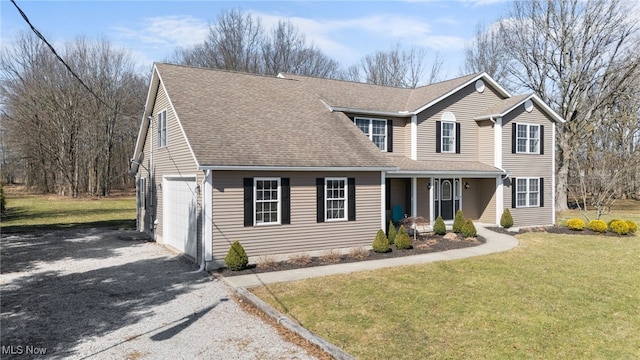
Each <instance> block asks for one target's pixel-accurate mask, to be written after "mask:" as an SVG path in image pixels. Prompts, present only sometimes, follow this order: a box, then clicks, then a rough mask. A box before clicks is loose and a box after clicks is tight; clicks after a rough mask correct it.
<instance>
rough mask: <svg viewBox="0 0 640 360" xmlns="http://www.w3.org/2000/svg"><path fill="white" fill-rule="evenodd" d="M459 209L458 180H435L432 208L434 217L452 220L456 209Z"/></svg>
mask: <svg viewBox="0 0 640 360" xmlns="http://www.w3.org/2000/svg"><path fill="white" fill-rule="evenodd" d="M458 209H460V180H459V179H437V180H435V192H434V210H435V214H436V217H438V216H442V219H443V220H445V221H446V220H453V218H454V216H455V213H456V211H457V210H458Z"/></svg>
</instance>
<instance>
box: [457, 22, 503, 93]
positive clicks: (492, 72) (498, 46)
mask: <svg viewBox="0 0 640 360" xmlns="http://www.w3.org/2000/svg"><path fill="white" fill-rule="evenodd" d="M503 46H504V44H503V42H502V39H501V38H500V33H499V29H498V28H497V27H496V26H493V27H486V26H485V25H483V24H481V23H479V24H477V25H476V35H475V37H474V39H473V41H472V43H471V44H470V45H469V46H467V47H466V48H465V50H464V54H465V60H464V67H463V68H462V72H463V73H465V74H474V73H480V72H486V73H487V74H489V76H491V77H492V78H493V79H494V80H496V81H497V82H498V83H500V84H507V82H508V81H507V80H508V73H507V66H508V58H507V56H506V54H505V50H504V49H503Z"/></svg>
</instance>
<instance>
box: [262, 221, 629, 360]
mask: <svg viewBox="0 0 640 360" xmlns="http://www.w3.org/2000/svg"><path fill="white" fill-rule="evenodd" d="M519 240H520V246H519V247H517V248H516V249H514V250H512V251H509V252H506V253H500V254H494V255H489V256H483V257H478V258H470V259H465V260H458V261H449V262H438V263H433V264H426V265H421V266H411V267H402V268H394V269H391V270H381V271H372V272H365V273H356V274H348V275H342V276H333V277H325V278H317V279H311V280H306V281H301V282H295V283H283V284H275V285H269V287H268V289H267V288H264V287H263V288H257V289H255V290H254V292H255V293H256V294H257V295H258V296H260V297H261V298H262V299H263V300H265V301H267V302H269V303H270V304H271V305H272V306H274V307H276V308H278V309H279V310H280V311H283V312H285V313H287V314H288V315H289V316H291V317H292V318H295V319H297V320H298V321H299V322H300V323H301V324H302V325H304V326H305V327H307V328H308V329H310V330H311V331H313V332H315V333H317V334H318V335H320V336H322V337H324V338H326V339H327V340H329V341H331V342H333V343H334V344H336V345H338V346H339V347H341V348H343V349H344V350H346V351H347V352H349V353H351V354H353V355H355V356H356V357H357V358H361V359H392V358H393V359H401V358H404V359H418V358H433V359H562V358H571V359H637V358H640V271H639V269H640V237H639V236H633V237H611V236H580V235H559V234H547V233H528V234H524V235H521V236H519Z"/></svg>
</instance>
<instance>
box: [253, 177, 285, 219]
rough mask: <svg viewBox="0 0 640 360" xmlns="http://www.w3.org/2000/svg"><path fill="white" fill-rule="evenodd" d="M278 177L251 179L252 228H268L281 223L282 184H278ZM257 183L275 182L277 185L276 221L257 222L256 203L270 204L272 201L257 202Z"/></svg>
mask: <svg viewBox="0 0 640 360" xmlns="http://www.w3.org/2000/svg"><path fill="white" fill-rule="evenodd" d="M280 179H281V178H279V177H256V178H253V225H254V226H269V225H280V223H281V221H282V193H281V190H282V186H281V185H282V184H281V182H280ZM258 181H276V182H277V183H278V210H277V211H278V212H277V214H276V215H277V216H276V217H277V220H276V221H271V222H260V223H259V222H258V220H257V213H258V203H270V202H273V200H258V186H257V185H258Z"/></svg>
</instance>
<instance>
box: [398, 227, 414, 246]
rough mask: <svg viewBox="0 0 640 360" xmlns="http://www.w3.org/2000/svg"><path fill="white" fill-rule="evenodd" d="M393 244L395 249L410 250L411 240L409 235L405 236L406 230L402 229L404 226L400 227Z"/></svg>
mask: <svg viewBox="0 0 640 360" xmlns="http://www.w3.org/2000/svg"><path fill="white" fill-rule="evenodd" d="M395 244H396V248H398V249H400V250H406V249H411V238H410V237H409V234H407V230H405V229H404V226H400V232H398V235H396V239H395Z"/></svg>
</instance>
